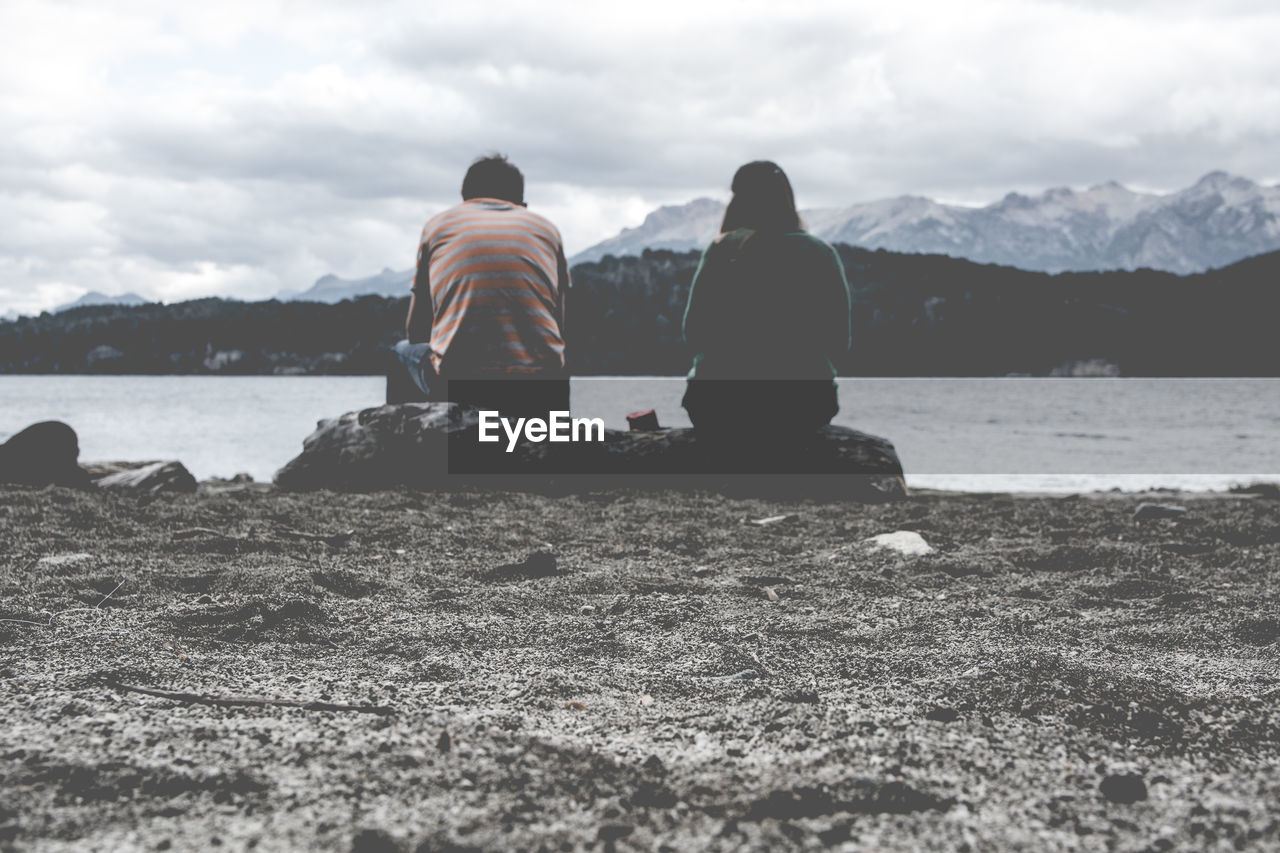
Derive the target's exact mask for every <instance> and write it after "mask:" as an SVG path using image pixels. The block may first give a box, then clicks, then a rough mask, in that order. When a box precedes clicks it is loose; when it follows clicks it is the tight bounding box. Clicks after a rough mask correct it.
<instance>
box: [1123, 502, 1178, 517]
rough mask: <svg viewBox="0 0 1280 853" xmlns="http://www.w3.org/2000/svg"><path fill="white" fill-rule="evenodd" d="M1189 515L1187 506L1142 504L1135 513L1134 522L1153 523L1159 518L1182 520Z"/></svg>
mask: <svg viewBox="0 0 1280 853" xmlns="http://www.w3.org/2000/svg"><path fill="white" fill-rule="evenodd" d="M1186 514H1187V508H1186V507H1185V506H1173V505H1172V504H1153V503H1140V504H1138V508H1137V509H1135V510H1134V511H1133V520H1134V521H1152V520H1154V519H1157V518H1181V517H1182V516H1184V515H1186Z"/></svg>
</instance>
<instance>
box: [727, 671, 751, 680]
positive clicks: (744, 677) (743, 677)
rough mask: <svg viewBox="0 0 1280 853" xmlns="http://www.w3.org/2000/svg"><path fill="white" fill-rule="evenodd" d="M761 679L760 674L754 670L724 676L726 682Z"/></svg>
mask: <svg viewBox="0 0 1280 853" xmlns="http://www.w3.org/2000/svg"><path fill="white" fill-rule="evenodd" d="M759 677H760V673H758V672H756V671H755V670H754V669H744V670H742V672H735V673H734V674H733V675H726V676H724V680H725V681H751V680H752V679H756V678H759Z"/></svg>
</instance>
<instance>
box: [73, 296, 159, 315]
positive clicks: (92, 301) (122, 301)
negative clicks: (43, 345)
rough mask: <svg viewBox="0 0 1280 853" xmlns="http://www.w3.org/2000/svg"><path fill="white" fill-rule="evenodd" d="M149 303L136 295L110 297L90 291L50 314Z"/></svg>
mask: <svg viewBox="0 0 1280 853" xmlns="http://www.w3.org/2000/svg"><path fill="white" fill-rule="evenodd" d="M148 301H149V300H147V299H143V298H142V297H141V296H139V295H138V294H136V293H121V294H119V295H117V296H108V295H107V294H105V293H99V292H98V291H96V290H90V291H89V292H88V293H86V294H85V295H84V296H81V297H80V298H79V299H77V300H75V301H74V302H68V303H66V304H65V305H59V306H58V307H57V308H54V309H53V310H52V311H50V312H49V313H51V314H57V313H58V312H60V311H67V310H70V309H72V308H83V307H84V306H86V305H146V304H147V302H148Z"/></svg>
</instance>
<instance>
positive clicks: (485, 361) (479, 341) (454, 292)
mask: <svg viewBox="0 0 1280 853" xmlns="http://www.w3.org/2000/svg"><path fill="white" fill-rule="evenodd" d="M424 262H425V263H424ZM417 269H418V272H417V273H416V274H415V277H414V282H413V289H414V291H415V292H416V293H417V294H418V295H419V297H421V296H422V294H423V293H424V292H428V291H429V292H430V294H431V305H432V316H433V322H432V325H431V340H430V345H431V360H432V362H433V363H434V365H435V368H436V370H437V372H440V373H441V374H445V373H446V372H447V373H449V374H452V375H455V376H458V375H467V374H473V373H540V372H543V371H548V370H549V371H559V370H560V369H562V368H563V367H564V337H563V335H562V332H561V325H562V323H563V318H564V293H565V290H566V288H568V286H569V269H568V264H567V263H566V261H565V256H564V246H563V244H562V242H561V240H560V232H559V231H557V230H556V227H555V226H554V225H552V224H551V223H550V222H549V221H548V220H547V219H546V218H545V217H543V216H539V215H538V214H536V213H532V212H530V211H529V210H526V209H525V208H524V207H522V206H521V205H518V204H512V203H511V202H508V201H502V200H500V199H493V198H473V199H468V200H467V201H464V202H463V203H462V204H459V205H457V206H455V207H451V208H449V209H448V210H446V211H444V212H442V213H439V214H437V215H436V216H434V217H432V218H431V219H429V220H428V221H427V224H426V225H425V226H424V227H423V229H422V239H421V240H420V241H419V243H418V267H417ZM424 271H425V275H426V277H427V278H428V279H429V281H425V282H424V281H422V280H421V279H422V277H423V275H424Z"/></svg>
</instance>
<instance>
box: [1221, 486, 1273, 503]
mask: <svg viewBox="0 0 1280 853" xmlns="http://www.w3.org/2000/svg"><path fill="white" fill-rule="evenodd" d="M1229 491H1230V492H1231V493H1232V494H1236V495H1259V496H1261V497H1264V498H1270V499H1271V500H1280V483H1250V484H1249V485H1247V486H1232V487H1231V488H1230V489H1229Z"/></svg>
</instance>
